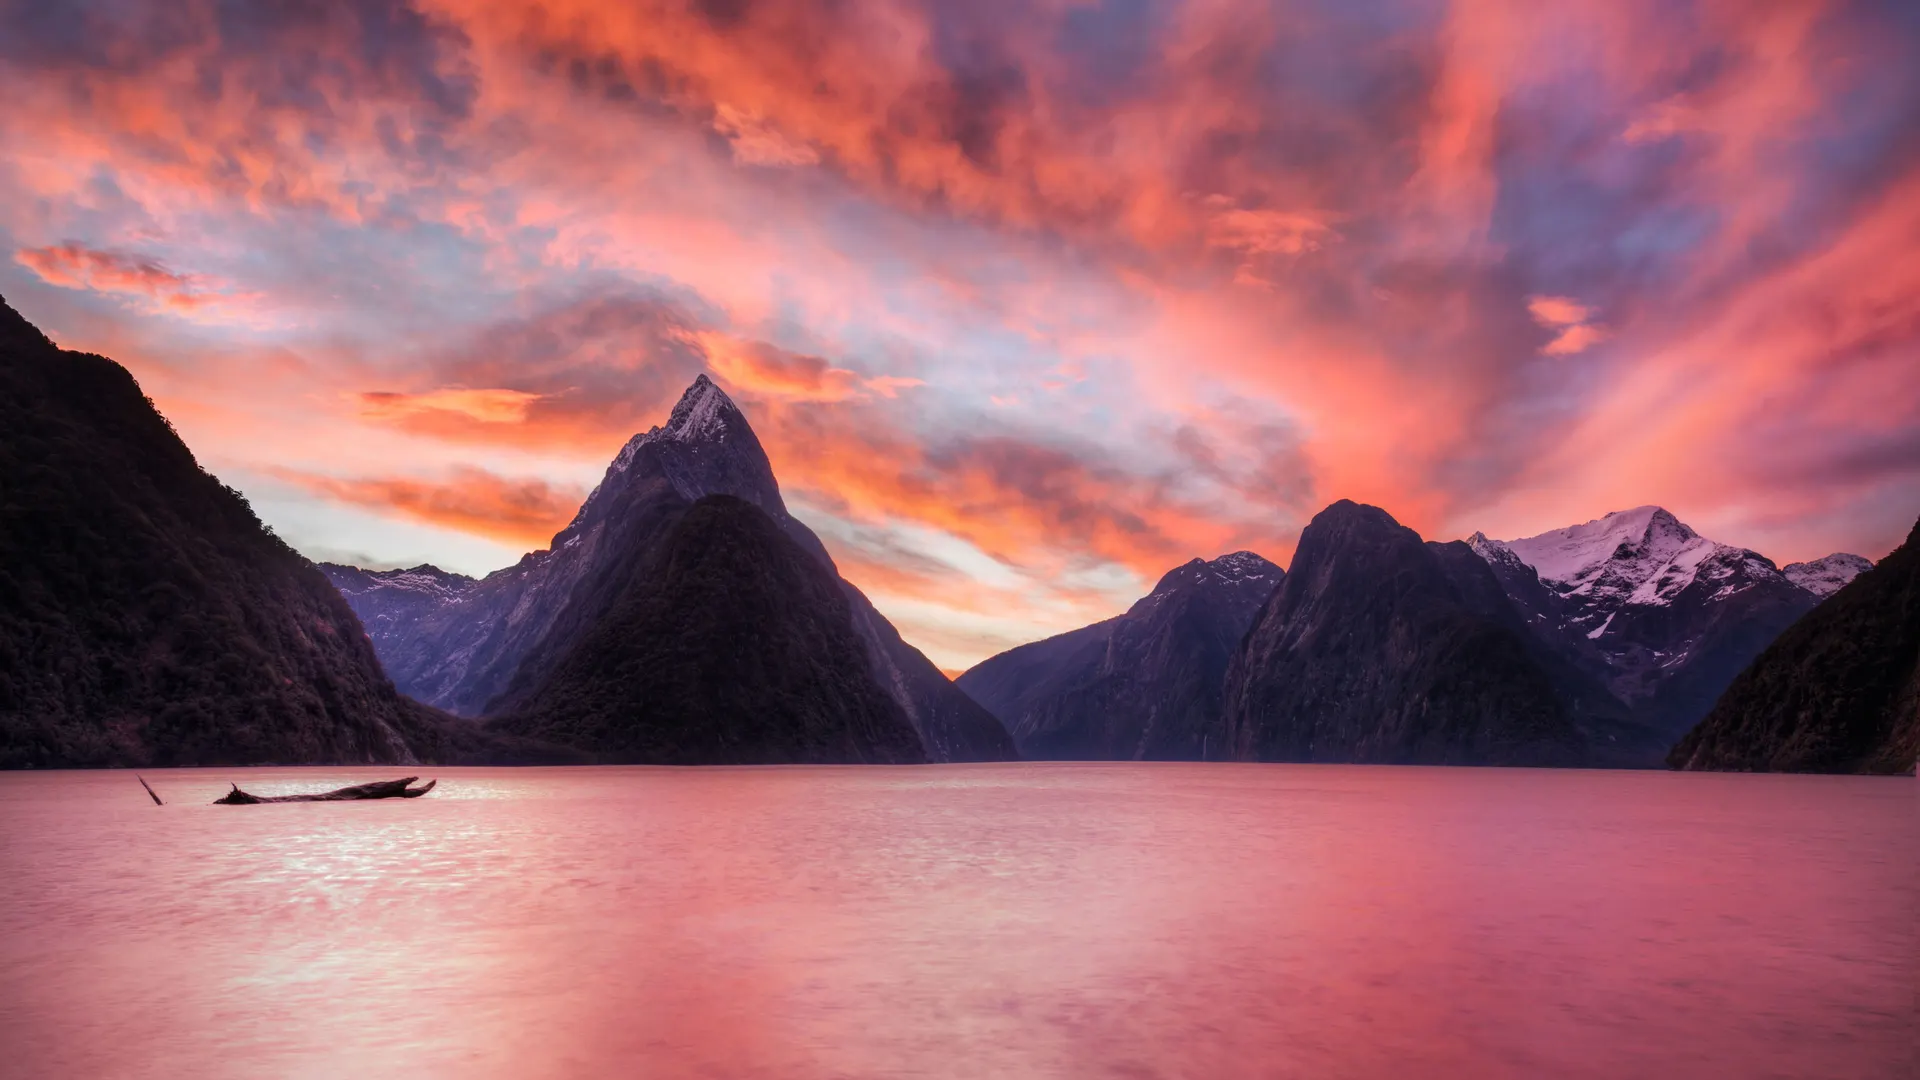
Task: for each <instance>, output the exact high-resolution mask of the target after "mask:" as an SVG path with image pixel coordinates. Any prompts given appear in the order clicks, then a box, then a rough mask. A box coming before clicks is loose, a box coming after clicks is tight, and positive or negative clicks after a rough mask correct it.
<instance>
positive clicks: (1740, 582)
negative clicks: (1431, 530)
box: [1468, 506, 1865, 738]
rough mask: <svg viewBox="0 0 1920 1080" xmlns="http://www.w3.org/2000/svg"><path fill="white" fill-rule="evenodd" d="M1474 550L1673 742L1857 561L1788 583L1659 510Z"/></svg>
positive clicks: (1532, 618)
mask: <svg viewBox="0 0 1920 1080" xmlns="http://www.w3.org/2000/svg"><path fill="white" fill-rule="evenodd" d="M1468 544H1469V546H1471V547H1472V548H1473V549H1474V550H1475V551H1476V552H1478V553H1479V554H1480V557H1481V558H1483V559H1485V560H1486V561H1487V563H1488V565H1489V566H1491V567H1492V568H1493V569H1494V572H1495V575H1496V576H1497V577H1499V578H1500V579H1501V582H1502V584H1503V586H1505V587H1506V589H1507V592H1508V595H1509V596H1510V597H1511V598H1512V599H1513V601H1514V603H1515V604H1516V605H1517V606H1518V607H1520V609H1521V610H1522V611H1523V613H1524V614H1525V615H1526V617H1527V619H1528V623H1529V625H1530V626H1531V627H1533V628H1534V630H1535V632H1536V633H1540V634H1542V635H1543V636H1546V637H1550V638H1552V637H1557V638H1559V639H1560V641H1559V643H1558V644H1559V647H1560V649H1561V651H1562V652H1563V653H1564V654H1567V655H1570V656H1576V657H1577V656H1580V655H1581V654H1584V655H1585V656H1586V657H1588V659H1589V661H1590V662H1591V663H1596V664H1598V665H1599V669H1598V673H1600V674H1603V675H1604V677H1605V680H1606V682H1607V685H1608V688H1609V689H1610V690H1611V691H1612V692H1613V693H1614V695H1615V696H1617V697H1618V698H1620V699H1621V700H1622V701H1623V702H1625V703H1626V704H1628V705H1629V706H1632V707H1634V708H1635V710H1636V711H1637V712H1641V713H1643V714H1645V715H1646V716H1647V717H1648V719H1649V720H1651V721H1652V722H1654V723H1656V724H1658V725H1660V726H1661V727H1662V728H1663V729H1666V730H1669V731H1671V732H1672V733H1673V735H1674V737H1676V738H1677V737H1678V736H1679V735H1680V734H1682V733H1684V732H1685V731H1686V730H1687V729H1688V728H1690V727H1691V726H1692V725H1693V724H1694V723H1695V722H1696V721H1698V720H1699V719H1700V717H1702V716H1704V715H1705V714H1706V711H1707V710H1708V709H1709V708H1710V707H1711V706H1712V705H1713V702H1714V700H1715V699H1716V698H1717V697H1718V696H1719V694H1720V692H1721V691H1722V690H1724V689H1725V688H1726V686H1727V684H1728V683H1730V682H1732V680H1733V677H1734V676H1735V675H1737V674H1738V673H1739V672H1740V670H1741V669H1742V668H1744V667H1745V666H1746V665H1747V664H1748V663H1749V662H1750V661H1751V660H1752V659H1753V658H1754V657H1755V656H1756V655H1758V654H1759V652H1760V650H1761V649H1763V648H1765V647H1766V646H1767V644H1768V643H1769V642H1771V641H1772V640H1773V639H1774V637H1776V636H1777V635H1778V634H1779V633H1780V632H1781V631H1782V630H1785V629H1786V628H1787V627H1788V626H1789V625H1791V624H1792V623H1793V621H1794V620H1795V619H1798V618H1799V617H1800V616H1801V615H1803V614H1805V613H1806V612H1807V611H1808V610H1810V609H1811V608H1812V607H1813V606H1814V604H1815V603H1817V602H1818V601H1819V599H1820V598H1821V597H1822V596H1824V595H1826V593H1825V592H1821V591H1819V590H1817V589H1815V588H1813V587H1811V585H1819V586H1821V587H1822V588H1824V587H1825V584H1826V582H1827V581H1828V580H1829V579H1833V578H1838V577H1840V576H1841V575H1843V574H1846V573H1847V572H1848V571H1849V570H1850V569H1851V567H1852V560H1854V559H1857V556H1829V557H1828V558H1827V559H1823V560H1820V564H1821V565H1819V566H1817V567H1816V566H1815V564H1801V565H1803V566H1805V567H1807V568H1809V569H1808V570H1807V571H1806V572H1803V573H1800V574H1798V575H1793V576H1790V575H1788V574H1786V573H1783V572H1782V571H1781V570H1780V568H1779V567H1777V566H1775V565H1774V563H1773V562H1772V560H1770V559H1768V558H1767V557H1766V556H1764V555H1761V554H1759V553H1758V552H1754V551H1749V550H1747V549H1746V548H1741V547H1735V546H1733V545H1731V544H1722V543H1719V542H1717V541H1714V540H1711V539H1708V538H1707V537H1704V536H1701V535H1700V534H1699V533H1697V532H1695V531H1694V530H1693V529H1691V528H1689V527H1688V526H1687V525H1686V524H1685V523H1684V522H1682V521H1680V520H1679V519H1678V518H1676V517H1674V516H1673V515H1672V514H1671V513H1669V512H1667V511H1666V510H1664V509H1662V508H1660V507H1657V506H1641V507H1635V508H1634V509H1632V510H1621V511H1616V512H1614V513H1611V514H1608V515H1606V516H1605V517H1601V518H1598V519H1596V520H1593V521H1589V522H1586V523H1585V524H1582V525H1571V526H1568V527H1566V528H1564V529H1554V530H1551V531H1549V532H1544V533H1541V534H1539V535H1538V536H1529V537H1523V538H1521V539H1518V540H1507V541H1500V540H1492V539H1489V538H1488V537H1486V536H1485V535H1483V534H1479V533H1476V534H1474V536H1473V537H1472V538H1471V539H1470V540H1469V541H1468ZM1859 561H1860V562H1861V563H1864V562H1865V560H1859ZM1521 567H1524V568H1525V569H1524V570H1522V569H1520V568H1521ZM1527 571H1531V573H1532V576H1533V578H1534V580H1533V581H1529V580H1527V579H1528V574H1527ZM1856 572H1857V571H1856ZM1796 576H1797V577H1799V578H1800V580H1795V577H1796ZM1842 583H1844V582H1842ZM1833 587H1834V588H1837V587H1838V585H1835V586H1833ZM1827 591H1829V592H1830V591H1831V590H1830V589H1829V590H1827Z"/></svg>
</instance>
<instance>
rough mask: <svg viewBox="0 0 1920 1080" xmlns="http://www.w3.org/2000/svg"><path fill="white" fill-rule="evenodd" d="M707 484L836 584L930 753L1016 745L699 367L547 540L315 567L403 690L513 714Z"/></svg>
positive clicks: (974, 756) (467, 709) (949, 757)
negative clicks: (385, 567)
mask: <svg viewBox="0 0 1920 1080" xmlns="http://www.w3.org/2000/svg"><path fill="white" fill-rule="evenodd" d="M710 495H730V496H733V497H734V498H737V499H740V500H742V501H744V502H746V503H749V504H751V505H752V506H754V507H756V508H757V509H758V510H759V511H760V512H761V513H762V514H764V515H765V516H766V517H767V518H768V519H769V520H770V521H772V522H773V524H774V526H775V527H776V528H778V529H779V530H780V531H781V532H782V533H783V534H784V535H785V536H786V537H787V538H788V539H789V540H791V541H792V542H793V543H794V544H796V545H797V546H798V547H799V548H800V549H801V550H802V551H804V552H806V553H807V554H808V556H809V557H811V558H812V559H814V560H815V561H816V562H817V563H818V564H819V565H820V566H821V567H822V568H823V569H824V570H825V571H826V572H827V573H828V574H829V575H831V576H832V577H833V580H834V581H835V582H836V587H837V588H838V589H839V590H840V591H841V593H842V595H843V597H844V599H845V601H846V609H847V616H848V618H849V620H850V623H851V626H852V628H853V631H854V633H855V634H856V635H857V637H858V639H859V640H860V642H861V648H862V651H863V654H864V655H865V657H866V663H867V667H868V672H869V675H870V677H871V678H872V680H873V682H875V683H876V684H877V685H878V686H879V687H880V689H881V690H882V691H883V692H885V693H886V694H887V695H888V696H889V697H890V698H891V699H892V700H893V701H894V703H895V704H896V705H898V706H899V707H900V709H901V711H902V712H903V713H904V714H905V715H906V716H907V718H908V720H909V722H911V723H912V725H913V727H914V729H915V730H916V731H917V732H919V735H920V739H921V742H922V744H923V746H924V747H925V750H926V756H927V757H928V758H929V759H931V760H936V761H969V760H1001V759H1006V758H1011V757H1013V756H1014V753H1015V752H1014V747H1013V741H1012V739H1011V738H1009V737H1008V735H1007V732H1006V730H1005V729H1004V728H1003V727H1001V725H1000V723H999V722H998V721H997V720H995V719H994V718H993V716H992V715H991V714H990V713H988V712H987V711H986V710H985V709H983V708H981V707H980V706H979V705H977V704H975V703H974V702H973V701H972V699H970V698H968V697H967V696H966V694H965V693H963V692H962V691H961V690H960V689H959V688H957V687H955V686H954V685H953V684H952V683H951V682H950V681H948V679H947V678H946V676H945V675H942V674H941V673H940V671H939V669H937V668H935V667H934V666H933V664H932V663H931V662H930V661H928V660H927V658H926V657H925V656H923V655H921V653H920V652H919V650H917V649H915V648H913V647H912V646H911V645H908V644H907V643H906V642H905V641H902V640H901V638H900V635H899V633H898V632H897V631H895V630H894V628H893V627H892V626H891V625H890V624H888V623H887V621H886V620H885V619H884V618H882V617H881V616H880V614H879V613H878V612H877V611H875V610H874V609H873V605H872V604H871V603H869V602H868V601H867V598H866V597H865V596H864V595H862V594H861V593H860V591H859V590H858V589H856V588H854V587H853V586H852V585H851V584H848V583H847V582H846V581H844V580H842V579H840V578H839V576H838V574H837V572H835V570H834V567H833V561H832V559H831V558H830V557H829V556H828V555H827V551H826V548H825V547H824V546H823V545H822V544H821V543H820V540H819V538H818V537H816V536H815V535H814V534H813V532H812V531H811V530H810V529H808V528H807V527H806V526H805V525H803V524H801V523H800V522H799V521H798V520H797V519H795V518H794V517H793V516H792V515H791V514H789V513H788V512H787V509H786V505H785V503H784V501H783V500H782V499H781V496H780V488H779V485H778V484H777V483H776V482H775V480H774V476H773V469H772V466H771V465H770V464H769V463H768V461H767V456H766V453H765V451H764V450H762V449H761V447H760V442H759V440H758V439H757V438H756V437H755V436H754V434H753V429H752V428H751V427H750V426H749V425H748V424H747V420H746V417H745V416H743V415H742V414H741V412H740V410H739V409H738V408H737V407H736V406H735V405H734V403H733V402H732V400H730V399H729V398H728V397H727V395H726V394H725V393H724V392H723V391H722V390H721V389H720V388H719V387H718V386H715V385H714V384H713V382H712V381H711V380H709V379H708V378H707V377H706V376H704V375H702V376H700V377H699V378H697V379H696V380H695V381H694V383H693V385H692V386H690V387H688V389H687V392H686V393H685V394H684V395H683V396H682V397H681V399H680V401H679V403H678V404H676V405H675V406H674V408H673V412H672V415H671V417H670V418H669V419H668V422H667V423H666V425H665V426H663V427H656V428H653V429H652V430H650V431H647V432H645V433H643V434H640V435H636V436H634V437H633V438H632V439H631V440H629V441H628V443H627V445H626V446H625V447H624V448H623V449H622V450H621V451H620V453H619V455H618V456H617V457H616V458H615V459H614V461H613V463H612V464H611V465H610V466H609V467H608V469H607V472H606V476H605V477H604V478H603V479H602V480H601V482H600V485H599V486H598V487H596V488H595V489H594V491H593V493H592V494H591V495H589V496H588V497H587V500H586V502H585V503H584V504H582V505H581V507H580V511H579V513H578V514H577V515H575V517H574V520H573V522H572V523H571V524H569V525H568V526H567V527H566V528H565V529H563V530H562V531H561V532H560V533H558V534H557V535H555V536H554V538H553V543H552V545H551V546H550V547H549V548H548V549H547V550H545V551H537V552H534V553H532V554H530V555H527V556H526V557H524V558H522V559H521V560H520V562H518V563H517V564H515V565H514V566H511V567H508V568H507V569H504V570H500V571H496V572H495V573H492V574H489V575H487V576H486V577H485V578H482V579H480V580H478V581H471V580H468V579H461V578H459V577H458V576H457V575H448V574H445V573H443V572H441V571H438V570H435V569H434V568H432V567H417V568H415V569H414V570H412V571H407V572H404V574H400V575H396V574H392V573H388V574H385V575H382V574H376V573H370V572H367V571H361V570H357V569H354V568H352V567H339V566H328V567H326V568H325V569H326V570H327V572H328V574H329V575H330V576H331V577H332V579H333V580H334V582H335V583H336V584H337V585H339V586H340V588H341V590H342V592H343V593H344V594H345V595H346V597H347V600H348V602H349V603H351V604H353V606H354V608H355V610H356V611H357V612H359V613H360V615H361V618H362V619H363V620H364V621H365V622H366V623H367V625H368V626H370V627H373V628H374V639H373V640H374V645H375V648H376V649H377V650H378V651H379V653H380V656H381V659H382V660H383V661H384V662H385V663H386V665H387V670H388V671H389V672H391V673H392V674H393V677H394V681H395V682H396V683H397V684H398V685H399V686H400V688H401V689H402V690H404V691H405V692H407V693H409V694H412V695H414V696H416V697H418V698H420V699H421V700H423V701H426V702H428V703H430V704H433V705H436V706H439V707H441V708H445V709H447V710H449V711H452V712H455V713H458V714H460V715H463V716H476V717H478V716H491V715H501V714H505V713H507V712H511V711H514V710H516V709H517V708H518V706H519V704H520V703H521V702H523V701H525V700H527V699H528V695H531V694H534V693H535V692H536V690H537V689H538V688H539V687H541V686H543V685H544V683H545V679H546V677H547V675H548V673H549V672H551V671H553V670H554V669H555V666H556V665H558V664H560V663H562V662H563V659H564V658H566V657H567V656H569V654H570V653H571V651H572V650H573V649H574V648H575V646H576V645H577V644H578V643H579V642H580V641H581V640H582V638H583V636H584V635H586V634H588V633H589V632H590V631H591V629H592V628H593V627H594V626H595V625H596V624H598V622H599V621H600V620H601V619H602V618H603V617H604V616H606V615H607V614H608V612H609V611H610V610H611V608H612V606H613V604H614V603H615V598H617V597H619V596H622V595H626V593H627V591H628V590H629V589H630V588H632V587H634V586H635V582H636V581H637V580H638V579H637V578H636V575H639V574H642V573H643V568H644V567H645V566H647V565H649V564H648V562H647V554H648V552H649V551H650V546H651V545H652V544H654V543H657V542H658V541H659V538H660V537H661V536H663V535H665V534H664V533H663V532H662V530H663V529H664V528H666V524H665V523H666V522H667V521H668V519H669V518H671V517H673V516H674V515H676V514H679V513H681V512H683V511H684V510H685V508H686V507H688V506H690V505H691V504H693V503H695V502H697V501H699V500H700V499H703V498H705V497H707V496H710Z"/></svg>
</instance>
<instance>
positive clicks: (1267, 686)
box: [1225, 500, 1594, 765]
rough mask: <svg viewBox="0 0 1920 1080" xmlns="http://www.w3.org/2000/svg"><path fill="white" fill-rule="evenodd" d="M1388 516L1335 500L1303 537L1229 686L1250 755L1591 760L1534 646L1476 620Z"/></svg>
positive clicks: (1230, 705) (1491, 622) (1231, 729)
mask: <svg viewBox="0 0 1920 1080" xmlns="http://www.w3.org/2000/svg"><path fill="white" fill-rule="evenodd" d="M1476 607H1477V603H1476V601H1475V600H1474V599H1473V598H1472V597H1471V596H1469V595H1466V594H1464V593H1463V591H1462V589H1461V588H1459V587H1458V586H1456V585H1455V584H1454V582H1453V581H1452V580H1450V578H1449V575H1448V573H1447V568H1446V566H1445V565H1443V562H1442V558H1441V556H1440V555H1437V554H1436V553H1435V552H1434V550H1432V549H1431V548H1429V546H1428V545H1427V544H1425V543H1423V542H1422V541H1421V539H1420V537H1419V535H1418V534H1417V533H1415V532H1414V531H1413V530H1411V529H1408V528H1405V527H1403V526H1401V525H1400V524H1399V523H1398V522H1396V521H1394V520H1393V518H1392V517H1390V516H1389V515H1388V514H1387V513H1386V512H1385V511H1383V510H1380V509H1378V508H1376V507H1371V506H1362V505H1359V504H1355V503H1352V502H1347V501H1344V500H1343V501H1341V502H1338V503H1335V504H1333V505H1332V506H1330V507H1328V508H1327V509H1325V510H1323V511H1321V512H1320V514H1319V515H1317V516H1316V517H1315V518H1314V519H1313V521H1312V522H1311V523H1309V524H1308V526H1307V527H1306V529H1305V530H1303V531H1302V533H1301V535H1300V543H1299V547H1298V549H1297V551H1296V554H1295V556H1294V562H1293V566H1292V567H1290V568H1289V570H1288V572H1287V576H1286V580H1285V581H1284V582H1283V583H1282V584H1281V586H1280V588H1279V591H1277V592H1276V593H1274V595H1273V597H1272V598H1271V599H1270V600H1268V601H1267V604H1266V606H1265V607H1264V608H1263V609H1262V610H1261V612H1260V614H1259V617H1258V618H1257V620H1256V621H1255V623H1254V625H1253V628H1252V630H1251V631H1249V633H1248V635H1247V637H1246V640H1245V642H1244V643H1243V645H1242V647H1241V649H1240V651H1239V653H1238V654H1237V655H1236V657H1235V658H1234V661H1233V664H1232V667H1231V669H1230V671H1229V674H1228V679H1227V686H1226V703H1225V716H1226V729H1227V730H1226V737H1227V738H1228V740H1229V745H1230V746H1231V748H1232V753H1233V755H1234V756H1235V757H1238V758H1240V759H1242V760H1257V761H1325V762H1375V763H1427V764H1462V765H1464V764H1488V765H1566V764H1578V763H1582V762H1585V761H1587V760H1589V759H1590V758H1591V756H1592V755H1593V753H1594V750H1593V748H1592V747H1591V746H1590V745H1589V743H1588V740H1587V737H1586V736H1585V735H1584V734H1583V732H1582V731H1581V728H1580V725H1579V723H1578V722H1577V718H1576V716H1575V715H1574V711H1573V710H1572V709H1570V708H1569V707H1568V705H1567V703H1566V702H1565V701H1563V700H1562V697H1561V694H1560V692H1559V690H1558V688H1557V687H1556V685H1555V683H1554V680H1553V677H1552V676H1551V675H1550V674H1549V672H1548V671H1547V670H1545V668H1544V667H1543V666H1542V664H1541V663H1540V661H1539V660H1538V659H1537V657H1536V653H1535V648H1534V646H1533V645H1532V644H1531V643H1530V642H1529V641H1527V640H1526V638H1525V636H1524V635H1523V633H1522V632H1520V631H1518V630H1516V629H1515V628H1514V627H1513V626H1512V625H1510V624H1509V623H1508V622H1507V620H1506V619H1503V618H1499V617H1492V616H1489V615H1488V614H1485V613H1484V611H1483V610H1476Z"/></svg>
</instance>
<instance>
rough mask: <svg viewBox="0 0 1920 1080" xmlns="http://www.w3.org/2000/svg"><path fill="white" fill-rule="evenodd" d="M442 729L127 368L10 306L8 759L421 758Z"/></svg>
mask: <svg viewBox="0 0 1920 1080" xmlns="http://www.w3.org/2000/svg"><path fill="white" fill-rule="evenodd" d="M447 737H448V732H447V730H445V729H443V728H442V727H441V726H440V718H437V717H436V716H435V715H434V714H433V713H432V712H431V710H428V709H425V708H422V707H421V706H419V705H417V704H416V703H414V702H411V701H408V700H406V699H405V698H403V697H401V696H400V695H399V694H398V693H396V692H395V690H394V687H393V684H392V683H390V682H389V681H388V680H387V678H386V676H385V675H384V674H383V673H382V672H381V670H380V664H379V662H378V660H377V659H376V658H375V656H374V652H373V649H372V648H371V646H370V645H369V644H368V642H367V638H366V637H365V635H364V634H363V633H362V632H361V628H360V624H359V621H358V620H357V619H355V618H354V614H353V612H352V611H351V610H350V609H349V608H348V606H347V605H346V603H345V602H344V601H343V600H342V599H341V598H340V594H339V593H338V592H336V591H335V590H334V588H333V587H332V586H331V585H330V584H328V582H327V579H326V578H325V577H324V576H322V574H321V573H320V571H319V570H318V569H316V568H315V567H314V566H313V564H311V563H309V562H308V561H307V560H306V559H304V558H302V557H301V556H300V555H299V554H298V553H296V552H294V551H293V550H292V549H291V548H289V547H287V545H286V544H284V543H282V542H281V541H280V540H279V539H278V538H276V537H275V536H274V535H273V534H272V533H271V532H269V531H268V530H267V529H266V528H265V527H263V526H262V525H261V524H260V521H259V519H257V518H256V517H255V516H254V515H253V512H252V510H251V508H249V507H248V505H247V503H246V500H244V499H243V498H241V497H240V495H239V493H237V492H235V491H233V490H232V489H230V488H227V487H224V486H223V485H221V483H220V482H219V481H218V480H216V479H214V478H213V477H212V476H210V475H208V474H207V473H206V472H204V471H202V470H201V468H200V466H199V465H198V463H196V462H195V461H194V458H193V455H192V453H191V452H190V451H188V449H187V447H186V446H185V445H184V444H183V443H182V442H181V441H180V439H179V438H178V436H176V435H175V434H174V432H173V429H172V428H171V426H169V425H168V423H167V422H166V420H164V419H163V418H162V417H161V416H160V414H159V413H158V412H156V411H155V410H154V408H153V405H152V404H151V403H150V402H149V401H147V400H146V398H145V397H144V395H142V394H141V392H140V387H139V385H138V384H137V383H135V381H134V379H133V377H132V376H131V375H129V374H128V373H127V371H126V370H125V369H124V368H122V367H120V366H119V365H118V364H115V363H114V362H113V361H111V360H108V359H106V358H105V357H101V356H93V355H88V354H83V353H73V352H66V351H63V350H61V349H58V348H56V347H54V345H53V344H52V343H51V342H49V341H48V340H47V339H46V338H45V337H43V336H42V335H41V334H40V333H39V331H37V330H35V329H34V328H33V327H32V326H30V325H29V324H28V323H27V322H26V321H25V320H24V319H22V318H20V316H19V315H18V314H16V313H15V312H14V311H13V309H12V308H10V307H8V306H6V304H5V303H4V302H0V766H8V767H38V768H50V767H71V766H109V765H145V764H158V765H213V764H248V763H259V762H281V763H302V762H406V761H412V760H415V759H416V758H417V757H422V758H424V757H433V756H439V755H440V754H441V753H442V752H443V750H444V743H445V740H446V739H447Z"/></svg>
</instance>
